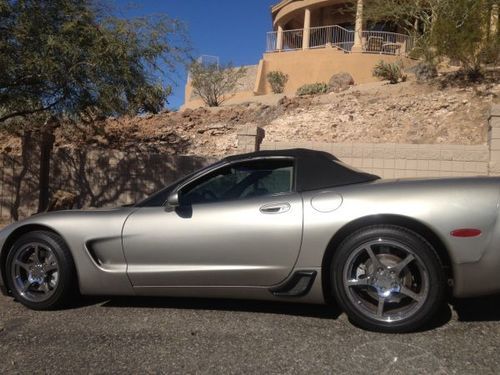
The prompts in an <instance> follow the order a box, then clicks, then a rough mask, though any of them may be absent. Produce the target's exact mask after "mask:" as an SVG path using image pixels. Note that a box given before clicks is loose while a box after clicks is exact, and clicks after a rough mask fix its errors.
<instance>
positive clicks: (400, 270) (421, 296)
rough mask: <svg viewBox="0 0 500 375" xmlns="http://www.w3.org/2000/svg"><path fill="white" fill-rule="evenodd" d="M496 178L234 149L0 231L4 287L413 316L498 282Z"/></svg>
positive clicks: (369, 319)
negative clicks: (99, 203) (197, 166)
mask: <svg viewBox="0 0 500 375" xmlns="http://www.w3.org/2000/svg"><path fill="white" fill-rule="evenodd" d="M499 196H500V178H455V179H432V180H390V181H389V180H380V179H379V178H378V177H377V176H374V175H370V174H367V173H363V172H360V171H356V170H354V169H352V168H350V167H348V166H347V165H345V164H343V163H342V162H340V161H339V160H338V159H336V158H335V157H334V156H332V155H330V154H328V153H324V152H317V151H311V150H303V149H295V150H282V151H264V152H256V153H252V154H246V155H239V156H232V157H228V158H226V159H223V160H222V161H220V162H218V163H216V164H214V165H212V166H209V167H207V168H205V169H202V170H200V171H198V172H196V173H194V174H192V175H189V176H187V177H185V178H184V179H182V180H180V181H178V182H176V183H174V184H173V185H171V186H168V187H167V188H165V189H164V190H162V191H160V192H158V193H157V194H155V195H153V196H151V197H150V198H148V199H146V200H144V201H143V202H140V203H138V204H136V205H135V206H132V207H124V208H117V209H111V210H94V211H63V212H54V213H46V214H40V215H36V216H33V217H31V218H29V219H27V220H24V221H21V222H18V223H15V224H12V225H10V226H8V227H7V228H5V229H3V230H2V231H0V251H1V252H0V271H1V274H0V287H1V289H2V291H3V293H5V294H8V295H12V296H13V297H14V298H16V299H17V300H18V301H20V302H21V303H23V304H24V305H26V306H27V307H29V308H32V309H54V308H59V307H62V306H64V305H65V304H66V303H68V301H69V300H70V299H71V298H72V297H74V296H75V295H78V294H79V293H81V294H84V295H106V296H111V295H143V296H182V297H214V298H250V299H259V300H278V301H294V302H301V303H318V304H327V303H333V302H336V303H338V304H339V305H340V307H341V308H342V309H343V310H344V311H345V312H346V313H347V314H348V316H349V317H350V319H351V321H352V322H354V323H355V324H357V325H359V326H361V327H363V328H366V329H372V330H378V331H385V332H403V331H411V330H415V329H417V328H419V327H421V326H422V325H424V324H426V323H428V321H429V320H430V319H431V318H432V317H433V316H435V315H436V313H437V311H438V309H440V308H441V307H442V306H443V304H444V303H446V300H447V296H449V295H450V294H452V295H454V296H455V297H469V296H478V295H485V294H492V293H496V292H499V291H500V272H499V271H498V270H499V269H500V247H499V246H500V245H499V244H500V221H499V220H498V214H499Z"/></svg>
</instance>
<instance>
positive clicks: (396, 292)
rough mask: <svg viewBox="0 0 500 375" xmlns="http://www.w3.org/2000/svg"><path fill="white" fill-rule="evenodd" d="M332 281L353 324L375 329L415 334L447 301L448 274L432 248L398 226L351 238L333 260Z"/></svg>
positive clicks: (362, 232)
mask: <svg viewBox="0 0 500 375" xmlns="http://www.w3.org/2000/svg"><path fill="white" fill-rule="evenodd" d="M331 280H332V281H333V291H334V293H335V297H336V299H337V301H338V302H339V304H340V306H341V307H342V308H343V309H344V311H345V312H346V313H347V315H348V316H349V318H350V319H351V321H353V322H354V323H355V324H357V325H359V326H360V327H362V328H365V329H369V330H375V331H381V332H408V331H414V330H416V329H418V328H421V327H422V326H423V325H425V324H426V323H428V322H429V320H430V319H432V318H433V317H434V316H435V315H436V313H437V312H438V310H439V309H440V307H441V306H442V304H443V302H444V299H445V277H444V272H443V269H442V266H441V263H440V261H439V258H438V256H437V255H436V252H435V251H434V249H433V248H432V246H431V245H430V244H429V243H428V242H427V241H426V240H425V239H424V238H422V237H421V236H419V235H418V234H416V233H414V232H412V231H409V230H407V229H405V228H401V227H396V226H382V225H377V226H372V227H368V228H364V229H362V230H360V231H358V232H356V233H354V234H352V235H351V236H349V237H348V238H346V239H345V240H344V241H343V242H342V244H341V245H340V247H339V248H338V249H337V251H336V253H335V255H334V257H333V260H332V265H331Z"/></svg>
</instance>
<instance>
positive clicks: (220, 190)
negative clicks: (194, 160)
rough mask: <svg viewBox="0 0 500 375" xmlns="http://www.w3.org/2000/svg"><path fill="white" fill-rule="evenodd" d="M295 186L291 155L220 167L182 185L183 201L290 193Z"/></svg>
mask: <svg viewBox="0 0 500 375" xmlns="http://www.w3.org/2000/svg"><path fill="white" fill-rule="evenodd" d="M292 188H293V161H292V160H290V159H276V160H262V161H253V162H244V163H238V164H234V165H230V166H227V167H223V168H220V169H218V170H217V171H215V172H213V173H210V174H209V175H207V176H204V177H202V178H200V179H199V180H197V181H195V182H194V183H193V184H191V185H189V186H187V187H186V188H185V189H182V190H181V191H180V194H179V199H180V203H181V205H192V204H200V203H212V202H221V201H229V200H238V199H245V198H253V197H260V196H266V195H273V194H279V193H287V192H290V191H292Z"/></svg>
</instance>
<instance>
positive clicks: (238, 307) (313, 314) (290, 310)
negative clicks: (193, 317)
mask: <svg viewBox="0 0 500 375" xmlns="http://www.w3.org/2000/svg"><path fill="white" fill-rule="evenodd" d="M102 306H103V307H109V308H115V307H128V308H130V307H137V308H169V309H189V310H217V311H238V312H252V313H264V314H280V315H293V316H304V317H310V318H320V319H336V318H338V317H339V315H340V314H341V311H340V309H338V308H337V307H336V306H332V305H308V304H301V303H286V302H270V301H250V300H225V299H201V298H189V299H188V298H159V297H116V298H112V299H109V300H108V301H106V302H104V303H103V304H102Z"/></svg>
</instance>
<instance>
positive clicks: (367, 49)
mask: <svg viewBox="0 0 500 375" xmlns="http://www.w3.org/2000/svg"><path fill="white" fill-rule="evenodd" d="M356 44H358V45H356ZM413 44H414V42H413V37H411V36H409V35H405V34H399V33H392V32H386V31H362V32H361V35H360V38H356V32H355V31H353V30H348V29H345V28H343V27H341V26H338V25H332V26H320V27H311V28H309V29H295V30H283V31H272V32H269V33H267V48H266V51H267V52H286V51H295V50H307V49H317V48H337V49H339V50H341V51H344V52H345V53H352V52H362V53H379V54H384V55H400V56H408V55H409V53H410V52H411V50H412V49H413Z"/></svg>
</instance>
